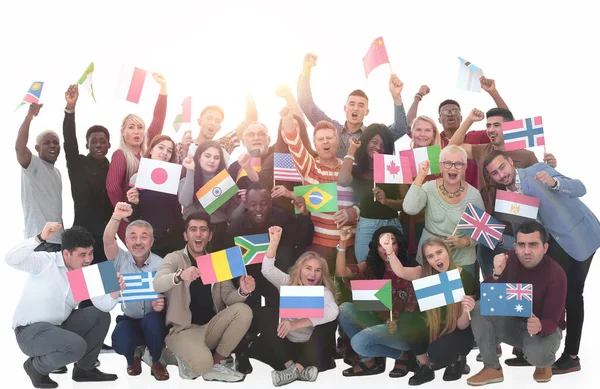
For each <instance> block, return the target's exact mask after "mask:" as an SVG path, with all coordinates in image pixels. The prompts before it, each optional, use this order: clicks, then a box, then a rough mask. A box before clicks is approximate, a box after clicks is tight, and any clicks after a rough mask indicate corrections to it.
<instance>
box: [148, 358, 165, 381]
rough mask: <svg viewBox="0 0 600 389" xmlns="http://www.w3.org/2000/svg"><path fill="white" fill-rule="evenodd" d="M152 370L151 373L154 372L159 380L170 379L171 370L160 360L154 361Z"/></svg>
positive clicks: (153, 374)
mask: <svg viewBox="0 0 600 389" xmlns="http://www.w3.org/2000/svg"><path fill="white" fill-rule="evenodd" d="M150 370H151V373H150V374H152V376H154V378H156V380H157V381H166V380H168V379H169V372H168V371H167V369H166V368H165V367H164V366H163V364H162V363H160V362H156V363H153V364H152V367H151V368H150Z"/></svg>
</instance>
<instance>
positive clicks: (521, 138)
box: [502, 116, 545, 151]
mask: <svg viewBox="0 0 600 389" xmlns="http://www.w3.org/2000/svg"><path fill="white" fill-rule="evenodd" d="M502 132H503V133H504V148H505V150H506V151H512V150H520V149H526V148H529V147H535V146H543V145H544V144H545V138H544V125H543V123H542V117H541V116H536V117H533V118H527V119H521V120H515V121H512V122H504V123H502Z"/></svg>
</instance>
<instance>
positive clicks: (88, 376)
mask: <svg viewBox="0 0 600 389" xmlns="http://www.w3.org/2000/svg"><path fill="white" fill-rule="evenodd" d="M61 230H62V226H61V224H60V223H56V222H47V223H46V225H45V226H44V229H43V231H42V232H41V233H39V234H38V235H36V236H35V237H32V238H29V239H26V240H25V241H23V242H21V243H20V244H19V245H17V246H16V247H15V248H13V249H12V250H10V251H9V252H8V253H7V254H6V263H7V264H8V265H9V266H11V267H14V268H15V269H18V270H21V271H25V272H27V273H29V274H30V277H29V279H28V280H27V283H26V285H25V288H24V290H23V293H22V295H21V299H20V300H19V304H18V305H17V309H16V311H15V314H14V317H13V324H12V328H13V330H14V331H15V335H16V337H17V343H18V344H19V347H20V348H21V350H22V351H23V353H24V354H25V355H27V356H29V359H27V361H25V363H24V364H23V367H24V369H25V372H26V373H27V375H29V378H30V379H31V383H32V384H33V386H34V387H36V388H56V387H58V384H57V383H56V382H55V381H53V380H52V379H50V376H49V375H48V374H49V373H50V372H52V371H54V370H56V369H57V368H59V367H61V366H65V365H67V364H69V363H73V362H75V366H74V368H73V375H72V378H73V380H74V381H77V382H89V381H115V380H116V379H117V376H116V375H115V374H106V373H103V372H101V371H100V370H98V369H97V368H96V367H95V363H96V360H97V358H98V355H99V354H100V349H101V347H102V342H103V341H104V337H105V336H106V334H107V332H108V328H109V326H110V314H109V313H108V312H109V311H110V310H111V309H112V308H114V306H115V305H116V302H117V300H116V298H117V297H118V296H119V292H118V291H117V292H113V293H111V294H109V295H108V294H107V295H104V296H100V297H95V298H92V299H91V300H92V303H93V305H94V306H91V307H87V308H84V309H77V310H75V307H76V305H77V303H76V302H75V300H74V299H73V294H72V292H71V288H70V285H69V280H68V278H67V272H68V271H70V270H76V269H80V268H82V267H85V266H88V265H89V264H90V263H91V262H92V259H93V258H94V248H93V245H94V239H93V237H92V235H91V233H90V232H88V231H87V230H86V229H85V228H83V227H77V226H76V227H73V228H70V229H68V230H66V231H64V232H63V234H62V238H61V242H62V251H59V252H53V253H49V252H42V251H38V252H35V251H34V250H35V249H36V247H37V246H38V245H40V244H41V243H44V242H46V241H47V240H48V239H50V238H52V237H53V236H54V235H55V234H56V233H57V232H58V231H61ZM118 278H119V285H120V288H121V290H123V289H125V282H124V281H123V277H121V275H118Z"/></svg>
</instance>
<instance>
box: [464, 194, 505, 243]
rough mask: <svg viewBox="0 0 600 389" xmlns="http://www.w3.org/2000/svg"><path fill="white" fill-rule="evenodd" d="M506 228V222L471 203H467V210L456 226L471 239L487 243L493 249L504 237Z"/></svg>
mask: <svg viewBox="0 0 600 389" xmlns="http://www.w3.org/2000/svg"><path fill="white" fill-rule="evenodd" d="M504 228H505V226H504V224H502V223H500V222H499V221H498V220H496V219H494V218H493V217H491V216H490V214H488V213H486V212H485V211H484V210H482V209H479V208H477V207H476V206H474V205H473V204H471V203H468V204H467V207H466V208H465V212H463V214H462V216H461V217H460V221H459V222H458V226H456V230H458V231H462V232H463V233H464V234H465V235H467V236H470V237H471V239H473V240H476V241H477V242H479V243H481V244H483V245H486V246H487V247H489V248H490V249H492V250H493V249H494V248H496V244H498V242H499V241H500V239H502V233H503V232H504Z"/></svg>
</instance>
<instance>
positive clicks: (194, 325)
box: [154, 213, 254, 382]
mask: <svg viewBox="0 0 600 389" xmlns="http://www.w3.org/2000/svg"><path fill="white" fill-rule="evenodd" d="M185 224H186V226H185V232H184V233H183V236H184V238H185V240H186V242H187V245H186V247H185V248H183V249H182V250H179V251H175V252H173V253H171V254H168V255H167V256H166V257H165V258H164V259H163V261H162V263H161V264H160V267H159V269H158V272H157V273H156V278H155V279H154V290H156V291H157V292H159V293H165V292H166V294H165V296H166V299H167V303H168V304H167V326H169V327H170V329H169V333H168V335H167V337H166V339H165V342H166V344H167V348H168V349H169V350H171V351H172V352H173V353H174V354H175V356H176V357H177V363H178V365H179V375H180V376H181V378H184V379H194V378H197V377H198V376H200V375H201V376H203V378H204V379H205V380H206V381H226V382H237V381H242V380H243V379H244V377H245V376H244V375H243V374H242V373H240V372H237V371H235V370H233V368H232V366H228V365H226V363H225V359H226V358H227V357H229V355H230V354H231V352H232V351H233V350H234V349H235V348H236V346H237V345H238V343H239V342H240V340H241V339H242V338H243V337H244V336H245V335H246V332H247V331H248V328H249V327H250V323H251V322H252V310H251V309H250V307H248V305H246V304H244V301H245V300H246V297H247V296H248V295H249V294H250V293H251V292H252V291H253V290H254V279H253V278H252V277H251V276H242V277H241V279H240V287H239V288H238V289H237V290H236V289H235V287H234V286H233V283H232V282H231V280H228V281H223V282H218V283H214V284H212V285H210V284H208V285H204V284H203V283H202V280H201V279H200V278H199V277H200V272H199V270H198V267H197V263H196V258H197V257H199V256H201V255H205V254H206V246H207V244H208V242H210V240H211V239H212V232H211V230H210V216H209V215H208V214H206V213H193V214H191V215H190V216H188V218H187V220H186V222H185ZM214 349H216V351H215V353H214V355H213V354H212V350H214Z"/></svg>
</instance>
